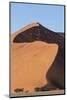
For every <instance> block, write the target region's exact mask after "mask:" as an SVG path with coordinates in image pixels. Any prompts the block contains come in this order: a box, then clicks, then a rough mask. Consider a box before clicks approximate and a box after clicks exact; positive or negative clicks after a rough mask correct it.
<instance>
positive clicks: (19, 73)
mask: <svg viewBox="0 0 67 100" xmlns="http://www.w3.org/2000/svg"><path fill="white" fill-rule="evenodd" d="M62 34H63V33H62ZM62 34H59V33H56V32H53V31H51V30H49V29H47V28H45V27H44V26H42V25H41V24H39V23H33V24H30V25H28V26H26V27H24V28H22V29H20V30H19V31H17V32H15V33H13V34H12V36H11V46H12V47H11V91H12V93H15V92H16V91H15V90H16V89H19V90H20V91H22V89H23V92H33V91H36V89H38V90H39V91H45V90H49V89H50V90H52V89H64V35H62Z"/></svg>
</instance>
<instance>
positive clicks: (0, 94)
mask: <svg viewBox="0 0 67 100" xmlns="http://www.w3.org/2000/svg"><path fill="white" fill-rule="evenodd" d="M9 1H10V0H1V1H0V100H9V99H10V98H9V97H8V95H9ZM13 1H17V2H33V3H48V4H63V5H66V6H67V0H13ZM15 99H17V100H19V99H22V98H15ZM25 99H28V100H34V99H36V100H44V99H47V100H57V99H58V100H63V99H64V100H66V95H62V96H44V97H28V98H25Z"/></svg>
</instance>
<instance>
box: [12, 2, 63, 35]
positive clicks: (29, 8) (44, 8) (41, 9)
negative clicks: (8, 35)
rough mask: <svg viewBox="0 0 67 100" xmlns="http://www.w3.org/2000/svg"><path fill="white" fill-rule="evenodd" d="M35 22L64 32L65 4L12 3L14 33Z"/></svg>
mask: <svg viewBox="0 0 67 100" xmlns="http://www.w3.org/2000/svg"><path fill="white" fill-rule="evenodd" d="M33 22H39V23H40V24H42V25H43V26H45V27H47V28H48V29H51V30H53V31H55V32H64V6H55V5H36V4H25V3H24V4H23V3H11V32H12V33H13V32H16V31H17V30H19V29H20V28H22V27H24V26H26V25H28V24H30V23H33Z"/></svg>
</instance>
